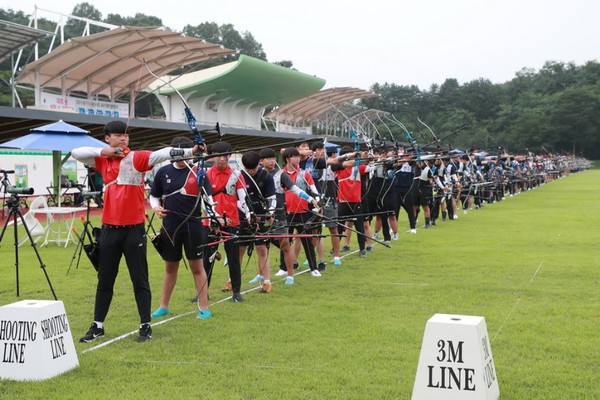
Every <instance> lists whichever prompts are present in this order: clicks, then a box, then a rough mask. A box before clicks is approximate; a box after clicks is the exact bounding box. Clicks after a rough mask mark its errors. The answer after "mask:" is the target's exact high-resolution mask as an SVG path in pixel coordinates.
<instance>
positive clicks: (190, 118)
mask: <svg viewBox="0 0 600 400" xmlns="http://www.w3.org/2000/svg"><path fill="white" fill-rule="evenodd" d="M143 64H144V67H145V68H146V70H147V71H148V73H149V74H150V75H152V76H153V77H154V78H156V79H157V80H159V81H161V82H163V83H164V84H165V85H167V86H168V87H170V88H171V89H173V91H174V92H175V93H177V95H178V96H179V98H180V99H181V102H182V103H183V109H184V113H185V119H186V122H187V125H188V127H189V128H190V132H191V133H192V136H193V138H194V144H195V145H196V146H198V147H199V148H200V149H202V150H204V148H205V142H204V137H203V136H202V132H206V131H200V130H198V128H197V127H196V117H195V116H194V113H193V112H192V109H191V108H190V106H189V104H188V102H187V101H186V100H185V97H183V95H182V94H181V92H180V91H179V90H177V88H176V87H175V86H173V85H171V83H170V82H168V81H166V80H164V79H162V78H161V77H159V76H157V75H156V74H155V73H154V72H152V70H150V67H148V64H147V63H146V60H145V59H144V60H143ZM216 130H217V132H218V134H219V136H220V129H219V124H217V126H216ZM204 160H205V159H204V157H200V158H198V167H197V170H196V181H197V183H198V196H197V197H196V202H195V203H194V206H193V207H192V209H191V210H190V212H189V214H188V215H187V216H186V217H185V218H184V220H183V221H182V222H181V223H180V224H179V225H178V226H177V228H175V232H174V233H173V240H175V239H174V238H175V237H176V235H177V232H179V229H181V227H182V226H183V225H184V224H185V223H187V221H189V219H190V218H191V217H192V215H193V214H194V211H195V210H196V209H197V207H198V204H199V203H200V199H201V197H202V196H201V193H202V192H203V190H204V189H203V188H204V178H205V176H206V175H205V171H204Z"/></svg>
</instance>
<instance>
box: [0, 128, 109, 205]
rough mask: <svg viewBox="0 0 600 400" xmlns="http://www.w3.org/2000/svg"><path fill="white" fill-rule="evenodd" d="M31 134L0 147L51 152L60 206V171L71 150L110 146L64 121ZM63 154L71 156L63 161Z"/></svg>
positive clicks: (55, 188) (55, 192)
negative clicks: (83, 147)
mask: <svg viewBox="0 0 600 400" xmlns="http://www.w3.org/2000/svg"><path fill="white" fill-rule="evenodd" d="M30 132H31V133H30V134H28V135H25V136H22V137H20V138H17V139H14V140H9V141H8V142H4V143H1V144H0V147H5V148H12V149H21V150H51V151H52V164H53V186H54V195H55V196H56V198H57V199H58V201H59V206H60V171H61V168H62V165H63V164H64V163H65V161H67V159H68V158H69V157H70V156H71V150H73V149H75V148H77V147H82V146H91V147H108V144H107V143H104V142H101V141H100V140H98V139H95V138H93V137H91V136H89V135H88V133H90V132H89V131H86V130H84V129H81V128H78V127H76V126H74V125H70V124H67V123H66V122H63V121H62V120H60V121H58V122H54V123H52V124H48V125H44V126H40V127H37V128H33V129H31V130H30ZM61 153H69V154H67V155H66V156H65V158H63V159H62V160H61V155H62V154H61Z"/></svg>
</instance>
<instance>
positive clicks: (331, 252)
mask: <svg viewBox="0 0 600 400" xmlns="http://www.w3.org/2000/svg"><path fill="white" fill-rule="evenodd" d="M329 257H333V249H331V250H329Z"/></svg>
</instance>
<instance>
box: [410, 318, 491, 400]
mask: <svg viewBox="0 0 600 400" xmlns="http://www.w3.org/2000/svg"><path fill="white" fill-rule="evenodd" d="M499 397H500V389H499V388H498V379H497V378H496V369H495V367H494V359H493V357H492V348H491V346H490V341H489V339H488V334H487V326H486V324H485V319H484V318H483V317H474V316H466V315H451V314H435V315H434V316H433V317H431V318H430V319H429V320H428V321H427V325H426V326H425V333H424V335H423V344H422V345H421V355H420V357H419V366H418V367H417V375H416V378H415V384H414V387H413V392H412V400H431V399H436V400H467V399H468V400H497V399H498V398H499Z"/></svg>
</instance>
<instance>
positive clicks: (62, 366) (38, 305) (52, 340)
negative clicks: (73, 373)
mask: <svg viewBox="0 0 600 400" xmlns="http://www.w3.org/2000/svg"><path fill="white" fill-rule="evenodd" d="M78 365H79V360H78V359H77V353H76V352H75V345H74V344H73V337H72V336H71V326H70V325H69V320H68V319H67V313H66V312H65V307H64V305H63V302H62V301H48V300H23V301H19V302H17V303H13V304H9V305H6V306H3V307H0V378H1V379H14V380H18V381H28V380H42V379H48V378H52V377H54V376H56V375H60V374H62V373H63V372H66V371H68V370H70V369H73V368H75V367H77V366H78Z"/></svg>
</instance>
